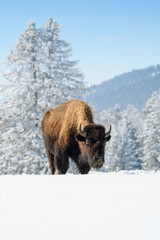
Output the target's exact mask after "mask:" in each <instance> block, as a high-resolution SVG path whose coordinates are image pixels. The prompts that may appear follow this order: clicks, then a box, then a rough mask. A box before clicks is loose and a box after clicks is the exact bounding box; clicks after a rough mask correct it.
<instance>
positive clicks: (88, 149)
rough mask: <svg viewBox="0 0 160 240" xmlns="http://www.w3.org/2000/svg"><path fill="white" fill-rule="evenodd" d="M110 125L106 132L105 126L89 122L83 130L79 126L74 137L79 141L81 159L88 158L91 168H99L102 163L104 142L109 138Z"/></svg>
mask: <svg viewBox="0 0 160 240" xmlns="http://www.w3.org/2000/svg"><path fill="white" fill-rule="evenodd" d="M110 133H111V126H110V129H109V131H108V132H107V133H105V128H104V127H103V126H101V125H97V124H89V125H87V126H85V128H84V130H83V131H82V129H81V124H80V126H79V133H78V134H77V135H76V139H77V141H78V142H79V146H80V150H81V155H82V160H85V159H86V160H88V162H89V164H90V166H91V167H93V168H96V169H98V168H101V167H102V166H103V163H104V151H105V144H106V142H107V141H109V140H110V138H111V135H110Z"/></svg>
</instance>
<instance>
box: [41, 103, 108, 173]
mask: <svg viewBox="0 0 160 240" xmlns="http://www.w3.org/2000/svg"><path fill="white" fill-rule="evenodd" d="M41 128H42V136H43V140H44V145H45V148H46V152H47V156H48V160H49V167H50V171H51V174H54V173H55V171H56V170H57V172H58V174H65V173H66V172H67V170H68V167H69V158H71V159H72V160H73V161H74V162H75V163H76V165H77V168H78V170H79V172H80V173H81V174H87V173H88V172H89V170H90V169H91V167H93V168H101V167H102V166H103V163H104V150H105V143H106V142H107V141H109V140H110V138H111V135H110V133H111V127H110V130H109V131H108V132H107V133H105V128H104V127H103V126H101V125H98V124H95V123H94V121H93V114H92V111H91V108H90V107H89V106H88V105H87V104H86V103H85V102H83V101H80V100H72V101H69V102H66V103H63V104H61V105H59V106H57V107H55V108H52V109H49V110H48V111H46V112H45V114H44V117H43V119H42V122H41Z"/></svg>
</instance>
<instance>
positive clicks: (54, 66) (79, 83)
mask: <svg viewBox="0 0 160 240" xmlns="http://www.w3.org/2000/svg"><path fill="white" fill-rule="evenodd" d="M60 29H61V25H58V24H57V22H56V20H55V19H53V18H49V19H48V20H47V22H46V24H45V25H44V26H43V28H42V29H41V34H40V36H41V39H42V49H43V51H42V55H43V57H42V67H43V75H44V79H45V81H46V83H47V85H48V89H47V91H50V92H51V93H49V92H48V93H47V94H44V95H47V96H48V95H51V96H52V88H53V87H52V84H53V83H54V84H55V88H56V89H59V91H60V95H58V94H57V96H56V97H57V102H58V103H62V102H64V101H67V100H70V99H73V98H82V96H84V94H85V92H86V89H85V82H84V81H83V78H84V76H83V74H82V73H81V72H80V70H79V69H77V68H76V65H77V63H78V61H71V60H70V58H71V56H72V49H71V47H70V44H69V43H67V42H66V41H64V40H61V39H60V36H59V33H60ZM51 83H52V84H51ZM45 91H46V90H45Z"/></svg>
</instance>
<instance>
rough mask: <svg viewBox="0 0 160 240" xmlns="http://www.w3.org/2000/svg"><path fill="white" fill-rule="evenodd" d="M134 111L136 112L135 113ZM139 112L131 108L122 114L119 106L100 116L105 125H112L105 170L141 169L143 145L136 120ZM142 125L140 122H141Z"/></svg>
mask: <svg viewBox="0 0 160 240" xmlns="http://www.w3.org/2000/svg"><path fill="white" fill-rule="evenodd" d="M133 110H134V111H133ZM131 113H132V114H131ZM139 118H140V116H139V114H138V112H137V111H136V110H135V109H133V107H129V108H128V109H127V110H126V111H124V112H120V109H119V107H118V106H116V107H115V108H114V109H110V110H109V111H105V112H103V113H101V114H100V115H99V120H100V122H101V123H103V124H104V125H105V123H107V125H108V124H109V122H110V124H111V125H112V132H111V140H110V141H109V143H107V145H106V154H105V156H106V162H105V165H104V169H106V170H107V171H120V170H135V169H141V168H142V166H141V151H140V149H141V143H140V138H139V134H138V128H137V126H138V124H137V122H136V119H139ZM139 124H140V122H139Z"/></svg>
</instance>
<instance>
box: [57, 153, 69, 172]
mask: <svg viewBox="0 0 160 240" xmlns="http://www.w3.org/2000/svg"><path fill="white" fill-rule="evenodd" d="M55 160H56V168H57V173H58V174H65V173H66V172H67V170H68V167H69V159H68V154H67V153H65V152H61V151H59V153H58V154H57V155H56V157H55Z"/></svg>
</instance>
